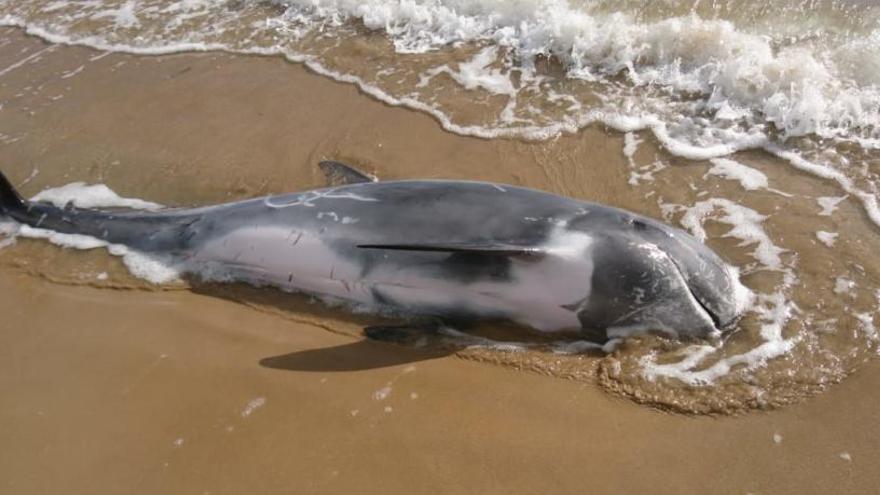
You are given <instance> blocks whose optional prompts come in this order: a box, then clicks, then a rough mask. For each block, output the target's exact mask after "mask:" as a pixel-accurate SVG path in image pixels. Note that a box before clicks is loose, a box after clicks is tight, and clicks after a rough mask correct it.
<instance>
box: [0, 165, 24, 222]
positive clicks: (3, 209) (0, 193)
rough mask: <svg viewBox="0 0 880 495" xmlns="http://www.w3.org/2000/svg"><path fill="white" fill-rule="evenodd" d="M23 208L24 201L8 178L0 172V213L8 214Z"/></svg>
mask: <svg viewBox="0 0 880 495" xmlns="http://www.w3.org/2000/svg"><path fill="white" fill-rule="evenodd" d="M24 208H25V202H24V200H23V199H21V196H20V195H19V194H18V191H16V190H15V188H14V187H12V184H11V183H10V182H9V179H7V178H6V176H5V175H3V172H0V214H8V213H12V212H14V211H20V210H22V209H24Z"/></svg>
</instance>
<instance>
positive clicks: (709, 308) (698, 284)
mask: <svg viewBox="0 0 880 495" xmlns="http://www.w3.org/2000/svg"><path fill="white" fill-rule="evenodd" d="M660 248H661V249H662V250H663V251H664V252H665V253H666V255H667V256H669V259H670V260H672V262H673V264H674V265H675V267H676V268H677V269H678V272H679V273H680V274H681V276H682V278H683V279H684V281H685V283H686V284H687V287H688V290H690V292H691V295H692V296H693V298H694V299H695V300H696V301H697V302H698V303H699V305H700V306H701V307H702V308H703V310H705V311H706V313H707V314H708V315H709V317H710V318H711V319H712V321H713V322H714V323H715V327H716V328H717V329H719V330H723V329H725V328H727V327H729V326H731V325H732V324H733V323H734V322H735V321H736V320H737V318H738V317H739V313H740V311H739V308H738V305H737V297H736V295H737V292H738V291H737V288H738V286H739V280H738V279H737V277H736V272H735V270H734V269H733V268H732V267H731V266H729V265H727V264H726V263H725V262H724V261H723V260H721V258H720V257H719V256H718V255H717V254H715V253H714V252H713V251H712V250H711V249H709V248H708V247H707V246H706V245H704V244H702V243H701V242H699V241H698V240H696V239H695V238H693V237H691V236H690V235H688V234H685V233H684V232H676V233H673V234H672V235H671V238H670V239H669V240H668V242H664V243H662V244H661V246H660Z"/></svg>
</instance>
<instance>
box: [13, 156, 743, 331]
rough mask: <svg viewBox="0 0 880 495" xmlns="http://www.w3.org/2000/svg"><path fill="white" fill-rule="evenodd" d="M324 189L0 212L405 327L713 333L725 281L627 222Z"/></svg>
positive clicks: (446, 194) (475, 186) (441, 194)
mask: <svg viewBox="0 0 880 495" xmlns="http://www.w3.org/2000/svg"><path fill="white" fill-rule="evenodd" d="M321 168H322V169H323V170H324V171H325V173H326V174H327V176H328V179H330V180H331V181H332V183H334V184H335V185H334V186H332V187H328V188H326V189H318V190H311V191H305V192H299V193H293V194H286V195H279V196H268V197H264V198H258V199H250V200H244V201H238V202H233V203H228V204H222V205H217V206H209V207H200V208H191V209H185V208H181V209H167V210H160V211H154V212H146V211H114V210H100V209H84V208H77V207H74V206H72V205H68V206H67V207H64V208H59V207H57V206H53V205H50V204H47V203H41V202H33V201H26V200H23V199H22V198H21V197H20V196H19V195H18V194H17V193H16V192H15V190H14V189H13V188H12V186H11V185H10V184H9V182H8V181H7V180H6V179H5V178H3V177H2V176H0V214H2V215H6V216H9V217H11V218H13V219H14V220H16V221H18V222H21V223H24V224H27V225H29V226H32V227H38V228H42V229H49V230H53V231H57V232H61V233H69V234H81V235H87V236H92V237H95V238H98V239H102V240H105V241H107V242H109V243H113V244H121V245H125V246H128V247H129V248H131V249H134V250H137V251H141V252H143V253H148V254H153V255H159V256H169V257H173V258H174V259H176V260H181V261H182V266H184V267H185V270H188V271H191V272H194V273H206V271H210V273H214V274H217V273H221V274H223V279H225V280H238V281H244V282H248V283H252V284H257V285H272V286H276V287H279V288H281V289H284V290H290V291H300V292H305V293H309V294H314V295H318V296H323V297H331V298H338V299H341V300H344V301H348V302H351V303H355V304H358V305H365V306H368V307H371V308H374V309H376V310H380V311H389V310H390V311H392V312H395V313H397V314H400V315H402V316H407V317H430V318H439V319H441V320H443V319H455V320H458V321H460V320H462V319H472V320H480V319H505V320H510V321H513V322H516V323H520V324H523V325H527V326H529V327H532V328H534V329H536V330H539V331H544V332H553V331H563V330H565V331H569V330H581V331H583V332H584V333H586V334H587V335H590V336H594V337H598V338H599V339H602V338H606V339H607V338H609V337H614V336H621V335H627V334H630V333H633V332H640V331H648V330H657V331H662V332H666V333H669V334H673V335H678V336H693V337H704V336H709V335H714V334H717V333H718V332H719V331H720V329H722V328H724V327H726V326H729V325H731V323H732V322H733V321H734V320H735V319H736V318H737V316H738V315H737V312H738V309H737V304H736V298H735V292H736V288H737V286H738V280H737V278H736V275H735V274H734V273H733V271H732V270H731V269H730V268H729V267H728V266H727V265H726V264H725V263H724V262H723V261H722V260H721V259H720V258H719V257H718V256H717V255H716V254H715V253H714V252H712V251H711V250H710V249H709V248H707V247H706V246H704V245H703V244H702V243H700V242H699V241H697V240H696V239H694V238H693V237H691V236H690V235H688V234H686V233H685V232H682V231H680V230H678V229H675V228H672V227H669V226H667V225H664V224H661V223H659V222H657V221H654V220H651V219H649V218H646V217H643V216H640V215H636V214H634V213H630V212H627V211H623V210H620V209H617V208H611V207H608V206H602V205H598V204H593V203H587V202H583V201H578V200H574V199H570V198H565V197H560V196H557V195H553V194H549V193H546V192H541V191H536V190H532V189H525V188H521V187H514V186H508V185H501V184H492V183H485V182H467V181H447V180H429V181H422V180H407V181H389V182H375V181H374V179H372V178H370V177H367V176H365V175H363V174H361V173H360V172H358V171H356V170H354V169H352V168H350V167H347V166H345V165H342V164H340V163H337V162H322V163H321Z"/></svg>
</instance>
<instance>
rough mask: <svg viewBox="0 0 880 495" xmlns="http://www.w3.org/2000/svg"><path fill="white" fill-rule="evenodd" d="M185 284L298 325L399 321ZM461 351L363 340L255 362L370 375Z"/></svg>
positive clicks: (249, 291) (236, 288) (289, 297)
mask: <svg viewBox="0 0 880 495" xmlns="http://www.w3.org/2000/svg"><path fill="white" fill-rule="evenodd" d="M187 282H188V283H189V285H190V287H191V289H192V291H193V292H196V293H198V294H202V295H206V296H210V297H217V298H221V299H226V300H229V301H232V302H236V303H239V304H245V305H247V306H250V307H253V308H256V309H258V310H268V311H270V312H272V313H278V314H279V315H282V316H284V315H288V316H293V317H295V318H296V319H297V320H300V319H303V320H314V321H315V322H321V323H322V324H326V325H327V326H328V329H329V328H332V326H333V325H332V323H333V322H334V321H337V322H339V323H340V326H346V327H352V326H354V327H355V328H357V327H360V328H365V327H369V326H377V325H378V326H382V325H393V324H399V323H401V322H400V321H399V320H398V321H394V320H389V319H387V318H382V317H379V316H374V315H364V314H352V313H351V312H350V311H348V310H347V309H346V308H344V307H331V306H328V305H326V304H323V303H321V302H318V301H315V300H314V299H313V298H311V297H309V296H306V295H302V294H292V293H287V292H283V291H280V290H274V289H267V288H258V287H253V286H250V285H246V284H238V283H232V284H214V283H204V282H200V281H198V280H196V279H190V280H188V281H187ZM331 331H332V330H331ZM339 333H342V334H345V335H350V336H351V337H352V338H357V337H358V335H357V334H356V333H348V332H339ZM463 347H464V346H454V345H449V343H448V342H446V343H444V344H441V343H439V342H436V341H432V340H428V341H424V342H422V343H421V345H419V346H414V345H410V344H406V343H399V344H393V343H387V342H377V341H374V340H370V339H368V338H366V337H365V336H363V337H362V339H361V340H357V341H354V342H350V343H347V344H342V345H338V346H334V347H327V348H321V349H307V350H303V351H295V352H291V353H288V354H281V355H278V356H271V357H266V358H263V359H261V360H260V366H263V367H266V368H272V369H281V370H289V371H310V372H333V371H358V370H370V369H376V368H385V367H389V366H398V365H402V364H407V363H413V362H418V361H425V360H428V359H436V358H440V357H444V356H448V355H450V354H453V353H455V352H456V351H457V350H459V349H461V348H463Z"/></svg>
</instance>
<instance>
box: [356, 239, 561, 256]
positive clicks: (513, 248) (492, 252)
mask: <svg viewBox="0 0 880 495" xmlns="http://www.w3.org/2000/svg"><path fill="white" fill-rule="evenodd" d="M358 247H359V248H361V249H387V250H390V251H425V252H434V253H462V254H478V255H482V256H523V257H539V256H543V255H544V254H545V253H544V251H543V250H542V249H540V248H537V247H532V246H517V245H515V244H503V243H498V244H468V243H454V242H451V243H443V244H434V243H406V244H358Z"/></svg>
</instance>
